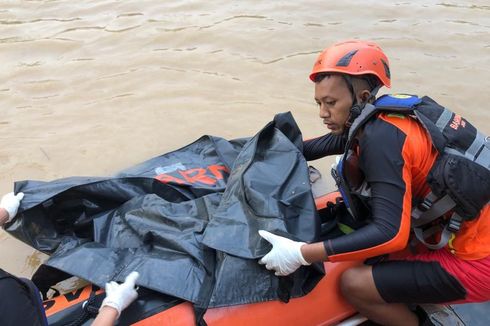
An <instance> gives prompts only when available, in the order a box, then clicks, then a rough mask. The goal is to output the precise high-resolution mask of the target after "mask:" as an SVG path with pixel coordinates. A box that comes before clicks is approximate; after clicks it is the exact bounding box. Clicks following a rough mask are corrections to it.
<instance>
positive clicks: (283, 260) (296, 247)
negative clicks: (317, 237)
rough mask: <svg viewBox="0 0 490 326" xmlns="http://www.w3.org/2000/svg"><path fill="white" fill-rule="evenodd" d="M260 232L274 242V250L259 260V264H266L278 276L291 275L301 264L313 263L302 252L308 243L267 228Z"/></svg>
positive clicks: (266, 238) (263, 236)
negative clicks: (275, 232)
mask: <svg viewBox="0 0 490 326" xmlns="http://www.w3.org/2000/svg"><path fill="white" fill-rule="evenodd" d="M259 234H260V236H261V237H262V238H264V239H265V240H267V241H269V242H270V243H271V244H272V250H271V251H269V253H268V254H267V255H265V256H264V257H262V259H260V260H259V264H262V265H265V268H267V269H268V270H271V269H273V270H275V271H276V273H275V274H276V275H277V276H285V275H289V274H291V273H292V272H294V271H295V270H297V269H298V268H299V267H300V266H301V265H311V263H308V262H307V261H306V260H305V259H304V257H303V255H302V254H301V246H303V245H305V244H306V243H304V242H297V241H293V240H290V239H288V238H284V237H281V236H278V235H275V234H272V233H270V232H267V231H265V230H259Z"/></svg>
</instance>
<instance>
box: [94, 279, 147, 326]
mask: <svg viewBox="0 0 490 326" xmlns="http://www.w3.org/2000/svg"><path fill="white" fill-rule="evenodd" d="M138 277H139V273H138V272H131V273H130V274H129V275H128V276H126V279H125V280H124V283H122V284H118V283H116V282H109V283H106V285H105V292H106V297H105V298H104V301H102V305H101V307H100V309H99V314H98V315H97V317H96V318H95V320H94V322H93V323H92V326H111V325H114V323H115V322H116V320H117V319H118V318H119V316H120V315H121V312H122V311H123V310H124V309H126V308H127V307H128V306H129V305H130V304H131V302H133V301H134V300H136V298H137V297H138V292H136V288H135V286H136V280H137V279H138Z"/></svg>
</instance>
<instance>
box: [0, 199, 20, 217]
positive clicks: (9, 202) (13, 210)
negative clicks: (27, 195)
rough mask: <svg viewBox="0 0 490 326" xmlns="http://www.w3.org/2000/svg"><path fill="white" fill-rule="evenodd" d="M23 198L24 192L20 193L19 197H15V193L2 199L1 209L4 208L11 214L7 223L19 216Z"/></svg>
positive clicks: (0, 202)
mask: <svg viewBox="0 0 490 326" xmlns="http://www.w3.org/2000/svg"><path fill="white" fill-rule="evenodd" d="M22 198H24V193H23V192H19V193H18V194H17V195H14V193H13V192H9V193H8V194H6V195H4V196H3V197H2V200H1V201H0V208H4V209H5V210H6V211H7V213H8V214H9V216H8V220H7V222H10V221H12V219H13V218H14V217H15V215H16V214H17V210H18V209H19V205H20V201H21V200H22Z"/></svg>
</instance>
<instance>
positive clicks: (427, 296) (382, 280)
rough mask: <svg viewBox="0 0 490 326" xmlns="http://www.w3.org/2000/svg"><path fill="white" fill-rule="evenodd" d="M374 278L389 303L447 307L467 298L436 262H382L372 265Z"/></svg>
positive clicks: (454, 280)
mask: <svg viewBox="0 0 490 326" xmlns="http://www.w3.org/2000/svg"><path fill="white" fill-rule="evenodd" d="M373 278H374V283H375V285H376V288H377V289H378V292H379V294H380V295H381V297H382V298H383V299H384V300H385V301H386V302H388V303H446V302H450V301H455V300H461V299H464V298H465V297H466V290H465V288H464V287H463V286H462V285H461V283H460V282H459V281H458V280H457V279H456V278H455V277H454V276H452V275H451V274H449V273H448V272H447V271H446V270H444V269H443V268H442V267H441V265H440V264H439V263H438V262H423V261H403V260H393V261H384V262H380V263H377V264H375V265H373Z"/></svg>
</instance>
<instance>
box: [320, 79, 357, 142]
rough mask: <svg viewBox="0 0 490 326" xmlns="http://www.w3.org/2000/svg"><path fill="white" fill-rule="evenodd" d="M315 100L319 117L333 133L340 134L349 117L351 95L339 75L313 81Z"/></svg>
mask: <svg viewBox="0 0 490 326" xmlns="http://www.w3.org/2000/svg"><path fill="white" fill-rule="evenodd" d="M315 101H316V103H317V104H318V106H319V108H320V118H322V120H323V123H324V124H325V125H326V126H327V128H328V129H330V130H331V132H332V133H333V134H335V135H341V134H342V133H343V132H344V129H345V123H346V122H347V119H348V118H349V113H350V108H351V107H352V95H351V93H350V90H349V88H348V87H347V84H346V82H345V80H344V79H343V78H342V77H341V76H340V75H330V76H327V77H325V78H324V79H323V80H322V81H320V82H318V83H315Z"/></svg>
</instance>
